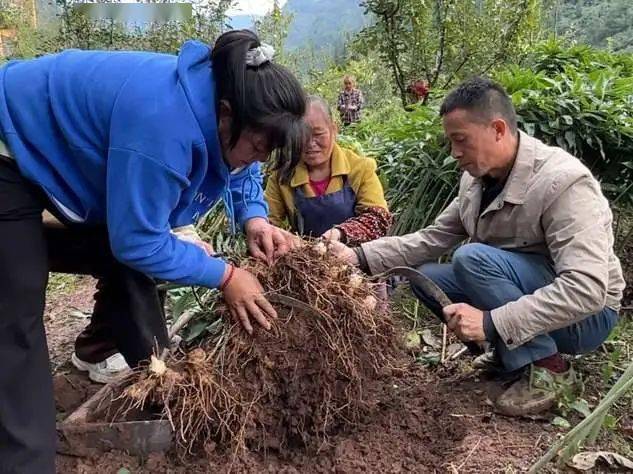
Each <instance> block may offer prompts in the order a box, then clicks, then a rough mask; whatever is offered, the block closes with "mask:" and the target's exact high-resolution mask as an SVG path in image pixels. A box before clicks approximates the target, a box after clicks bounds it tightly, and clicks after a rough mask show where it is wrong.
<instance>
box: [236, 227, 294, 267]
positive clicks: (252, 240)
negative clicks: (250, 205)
mask: <svg viewBox="0 0 633 474" xmlns="http://www.w3.org/2000/svg"><path fill="white" fill-rule="evenodd" d="M244 230H245V232H246V243H247V244H248V251H249V252H250V253H251V255H252V256H253V257H255V258H259V259H260V260H264V261H265V262H267V263H268V264H269V265H272V264H273V263H274V261H275V260H276V259H277V258H279V257H281V256H282V255H283V254H285V253H287V252H289V251H290V250H291V249H292V248H294V246H295V245H296V239H295V236H293V235H292V234H291V233H290V232H287V231H285V230H283V229H280V228H279V227H275V226H274V225H272V224H270V223H269V222H268V221H267V220H266V219H264V218H262V217H254V218H252V219H249V220H248V221H247V222H246V225H245V226H244Z"/></svg>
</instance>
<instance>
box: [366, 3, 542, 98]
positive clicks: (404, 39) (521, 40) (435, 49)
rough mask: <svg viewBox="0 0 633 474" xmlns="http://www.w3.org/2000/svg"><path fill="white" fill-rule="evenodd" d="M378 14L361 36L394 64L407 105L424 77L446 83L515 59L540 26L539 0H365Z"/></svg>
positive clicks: (439, 85)
mask: <svg viewBox="0 0 633 474" xmlns="http://www.w3.org/2000/svg"><path fill="white" fill-rule="evenodd" d="M361 4H362V5H364V6H365V9H366V12H367V13H368V14H371V15H373V16H374V17H375V22H374V24H373V25H371V26H369V27H367V28H365V29H364V30H363V31H362V32H361V33H360V35H359V38H358V42H359V43H360V44H362V45H363V46H364V47H365V48H367V49H375V50H377V51H378V52H379V53H380V57H381V59H382V61H384V62H385V64H387V65H388V67H389V69H390V70H391V74H392V76H393V79H394V83H395V85H396V87H397V90H398V94H399V96H400V99H401V101H402V103H403V105H405V106H406V105H407V102H408V100H407V86H408V85H409V84H410V82H411V81H413V80H420V79H424V80H426V81H427V82H428V84H429V85H430V87H431V88H439V89H444V88H446V87H448V86H450V85H451V84H453V83H454V82H455V81H457V80H459V79H461V78H463V77H464V76H468V75H471V74H481V73H488V72H489V71H491V70H493V69H494V68H495V67H497V66H498V65H500V64H504V63H506V62H508V61H510V60H516V58H518V57H520V56H521V55H522V54H523V53H524V52H525V51H526V49H527V48H528V46H529V45H530V44H532V43H533V42H534V41H535V40H536V38H538V37H539V36H540V32H541V11H542V9H541V6H542V5H541V0H364V1H363V2H361Z"/></svg>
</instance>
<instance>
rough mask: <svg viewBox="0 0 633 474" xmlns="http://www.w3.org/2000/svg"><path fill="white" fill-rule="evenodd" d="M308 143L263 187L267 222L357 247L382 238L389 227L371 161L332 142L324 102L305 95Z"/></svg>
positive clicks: (333, 129)
mask: <svg viewBox="0 0 633 474" xmlns="http://www.w3.org/2000/svg"><path fill="white" fill-rule="evenodd" d="M305 121H306V123H307V124H308V125H309V127H310V129H311V135H310V141H309V145H308V146H307V147H306V151H305V152H304V154H303V156H302V157H301V159H300V160H299V161H298V163H297V165H296V166H295V167H294V168H292V169H290V170H289V172H288V173H287V175H286V176H281V175H279V174H278V173H276V172H275V173H273V174H272V175H271V176H270V177H269V179H268V183H267V185H266V191H265V197H266V200H267V201H268V205H269V207H270V209H269V214H268V218H269V219H270V222H271V224H274V225H282V224H284V223H287V224H289V225H290V227H291V228H292V229H293V230H294V231H295V232H298V233H299V234H301V235H303V236H312V237H319V236H323V237H325V238H328V239H331V240H338V241H341V242H343V243H345V244H347V245H359V244H361V243H363V242H367V241H369V240H374V239H377V238H379V237H382V236H384V235H385V234H386V233H387V231H388V229H389V226H390V225H391V221H392V215H391V213H390V212H389V210H388V208H387V202H386V201H385V196H384V192H383V189H382V185H381V184H380V180H379V179H378V176H377V175H376V162H375V161H374V160H372V159H371V158H366V157H362V156H359V155H357V154H356V153H354V152H353V151H351V150H348V149H345V148H342V147H340V146H339V145H338V144H337V143H336V135H337V131H338V130H337V126H336V124H335V123H334V120H333V119H332V114H331V111H330V108H329V106H328V105H327V103H326V102H325V101H324V100H323V99H321V98H319V97H315V96H311V97H309V98H308V104H307V108H306V115H305Z"/></svg>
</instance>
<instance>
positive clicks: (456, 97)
mask: <svg viewBox="0 0 633 474" xmlns="http://www.w3.org/2000/svg"><path fill="white" fill-rule="evenodd" d="M455 109H464V110H468V111H469V112H471V113H472V114H473V115H474V116H475V117H478V118H480V119H481V120H482V121H490V120H493V119H494V118H495V117H501V118H503V119H504V120H505V121H506V123H507V124H508V127H510V131H511V132H512V134H513V135H516V133H517V115H516V111H515V110H514V105H512V100H511V99H510V97H509V96H508V93H507V92H506V91H505V89H504V88H503V87H502V86H500V85H499V84H497V83H496V82H493V81H491V80H490V79H488V78H485V77H473V78H471V79H468V80H466V81H464V82H462V83H461V84H460V85H459V86H457V88H455V89H454V90H452V91H451V92H450V93H449V94H448V95H447V96H446V98H445V99H444V102H443V103H442V106H441V107H440V115H441V116H444V115H446V114H448V113H450V112H452V111H453V110H455Z"/></svg>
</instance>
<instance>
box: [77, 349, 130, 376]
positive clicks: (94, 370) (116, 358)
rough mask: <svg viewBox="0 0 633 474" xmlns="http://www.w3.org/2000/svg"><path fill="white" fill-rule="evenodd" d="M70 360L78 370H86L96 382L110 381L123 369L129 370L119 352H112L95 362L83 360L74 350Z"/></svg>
mask: <svg viewBox="0 0 633 474" xmlns="http://www.w3.org/2000/svg"><path fill="white" fill-rule="evenodd" d="M70 360H71V362H72V363H73V365H74V366H75V367H76V368H77V369H78V370H81V371H82V372H88V377H89V378H90V380H92V381H93V382H97V383H103V384H107V383H110V382H112V381H114V380H116V379H118V378H119V377H120V376H121V374H123V373H124V372H125V371H127V370H129V367H128V365H127V363H126V362H125V359H124V358H123V356H122V355H121V353H120V352H117V353H116V354H112V355H111V356H110V357H108V358H107V359H106V360H104V361H102V362H97V363H96V364H91V363H89V362H84V361H83V360H81V359H80V358H79V357H77V354H75V353H74V352H73V355H72V356H71V358H70Z"/></svg>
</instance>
